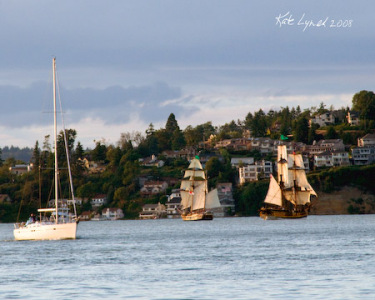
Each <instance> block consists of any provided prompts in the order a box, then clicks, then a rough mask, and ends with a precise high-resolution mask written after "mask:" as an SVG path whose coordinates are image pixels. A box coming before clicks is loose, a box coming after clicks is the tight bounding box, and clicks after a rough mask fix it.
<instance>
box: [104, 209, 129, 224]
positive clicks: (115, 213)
mask: <svg viewBox="0 0 375 300" xmlns="http://www.w3.org/2000/svg"><path fill="white" fill-rule="evenodd" d="M102 216H103V218H105V219H107V220H111V221H113V220H118V219H122V218H123V217H124V212H123V211H122V209H121V208H117V207H110V208H104V209H103V211H102Z"/></svg>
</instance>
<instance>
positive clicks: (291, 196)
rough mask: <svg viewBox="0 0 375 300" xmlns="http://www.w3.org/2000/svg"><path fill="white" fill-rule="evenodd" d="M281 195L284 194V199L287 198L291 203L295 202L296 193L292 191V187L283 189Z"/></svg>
mask: <svg viewBox="0 0 375 300" xmlns="http://www.w3.org/2000/svg"><path fill="white" fill-rule="evenodd" d="M283 195H284V197H285V199H286V200H288V201H289V202H291V203H293V204H294V205H296V204H297V202H296V193H295V192H294V188H292V189H290V190H283Z"/></svg>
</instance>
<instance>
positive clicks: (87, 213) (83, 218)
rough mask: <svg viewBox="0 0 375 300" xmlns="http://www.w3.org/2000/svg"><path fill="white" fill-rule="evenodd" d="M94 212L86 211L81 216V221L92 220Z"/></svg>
mask: <svg viewBox="0 0 375 300" xmlns="http://www.w3.org/2000/svg"><path fill="white" fill-rule="evenodd" d="M92 215H93V213H92V212H91V211H84V212H82V213H81V215H80V216H79V219H80V221H90V220H91V217H92Z"/></svg>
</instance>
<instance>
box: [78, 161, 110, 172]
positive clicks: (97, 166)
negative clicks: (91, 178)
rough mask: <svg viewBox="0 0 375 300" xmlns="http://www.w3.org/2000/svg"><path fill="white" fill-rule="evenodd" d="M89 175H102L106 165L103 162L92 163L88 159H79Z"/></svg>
mask: <svg viewBox="0 0 375 300" xmlns="http://www.w3.org/2000/svg"><path fill="white" fill-rule="evenodd" d="M79 160H80V161H81V163H82V164H83V165H84V166H85V169H86V170H87V171H88V173H89V174H100V173H102V172H104V171H105V168H106V164H105V163H104V162H101V161H91V160H88V159H87V158H84V159H79Z"/></svg>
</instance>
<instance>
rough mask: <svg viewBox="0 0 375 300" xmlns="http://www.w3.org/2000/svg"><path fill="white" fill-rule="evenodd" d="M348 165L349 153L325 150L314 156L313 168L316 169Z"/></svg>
mask: <svg viewBox="0 0 375 300" xmlns="http://www.w3.org/2000/svg"><path fill="white" fill-rule="evenodd" d="M348 165H350V161H349V153H348V152H345V151H330V150H327V151H324V152H321V153H318V154H316V155H314V166H315V167H316V168H321V167H334V166H348Z"/></svg>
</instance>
